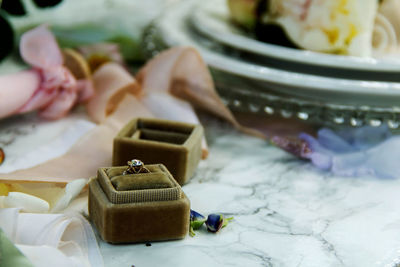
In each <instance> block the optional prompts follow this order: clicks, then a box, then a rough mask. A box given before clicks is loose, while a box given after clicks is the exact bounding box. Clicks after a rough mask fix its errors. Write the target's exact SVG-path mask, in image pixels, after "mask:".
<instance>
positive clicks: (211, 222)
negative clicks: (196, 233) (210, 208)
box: [206, 214, 233, 233]
mask: <svg viewBox="0 0 400 267" xmlns="http://www.w3.org/2000/svg"><path fill="white" fill-rule="evenodd" d="M232 219H233V217H230V218H225V217H224V216H223V215H222V214H210V215H208V217H207V221H206V226H207V230H208V231H209V232H212V233H216V232H218V231H219V230H220V229H221V228H223V227H225V226H227V225H228V223H229V221H231V220H232Z"/></svg>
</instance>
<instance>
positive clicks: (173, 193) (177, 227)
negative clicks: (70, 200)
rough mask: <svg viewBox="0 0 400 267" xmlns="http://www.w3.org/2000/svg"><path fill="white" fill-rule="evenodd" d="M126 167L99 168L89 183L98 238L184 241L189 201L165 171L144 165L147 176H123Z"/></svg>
mask: <svg viewBox="0 0 400 267" xmlns="http://www.w3.org/2000/svg"><path fill="white" fill-rule="evenodd" d="M126 168H127V166H122V167H110V168H100V169H99V170H98V173H97V177H96V178H94V179H92V180H91V181H90V182H89V215H90V217H91V219H92V221H93V223H94V224H95V226H96V228H97V230H98V232H99V233H100V235H101V237H102V238H103V239H104V240H105V241H107V242H110V243H131V242H147V241H159V240H170V239H181V238H184V237H185V236H186V235H187V232H188V229H189V220H190V202H189V199H188V198H187V197H186V195H185V194H184V193H183V191H182V189H181V187H180V185H179V184H178V183H177V182H176V181H175V179H174V178H173V177H172V175H171V174H170V173H169V171H168V169H167V168H166V167H165V166H164V165H162V164H154V165H146V168H147V169H148V170H149V171H150V172H149V173H137V174H131V175H122V172H123V171H124V170H126ZM117 188H119V189H123V190H117ZM126 189H129V190H126Z"/></svg>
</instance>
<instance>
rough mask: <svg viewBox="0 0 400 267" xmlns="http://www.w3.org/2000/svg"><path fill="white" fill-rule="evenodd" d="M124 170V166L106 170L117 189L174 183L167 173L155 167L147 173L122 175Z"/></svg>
mask: <svg viewBox="0 0 400 267" xmlns="http://www.w3.org/2000/svg"><path fill="white" fill-rule="evenodd" d="M146 168H147V167H146ZM116 170H117V171H116ZM124 170H125V168H123V169H121V168H112V169H111V171H108V172H107V174H108V176H109V178H110V180H111V183H112V184H113V186H114V188H115V189H116V190H117V191H126V190H138V189H157V188H169V187H173V186H174V183H173V182H172V181H171V180H170V179H169V177H168V176H167V174H166V173H164V172H162V171H160V170H159V169H157V168H153V169H150V170H149V171H150V172H149V173H139V174H129V175H122V173H123V171H124Z"/></svg>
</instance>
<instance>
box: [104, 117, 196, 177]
mask: <svg viewBox="0 0 400 267" xmlns="http://www.w3.org/2000/svg"><path fill="white" fill-rule="evenodd" d="M202 138H203V127H202V126H201V125H196V124H189V123H182V122H176V121H168V120H160V119H145V118H137V119H134V120H132V121H130V122H129V123H128V124H127V125H126V126H125V127H124V128H123V129H122V130H121V131H120V132H119V133H118V135H117V136H116V137H115V138H114V146H113V161H112V165H113V166H121V165H125V164H126V162H127V161H128V160H132V159H140V160H142V161H143V162H144V163H145V164H157V163H162V164H164V165H165V166H166V167H167V168H168V170H169V171H170V172H171V174H172V175H173V177H174V178H175V179H176V181H177V182H178V183H179V184H180V185H183V184H184V183H186V182H187V181H188V180H189V179H190V178H191V176H192V175H193V174H194V171H195V169H196V167H197V165H198V164H199V161H200V159H201V142H202Z"/></svg>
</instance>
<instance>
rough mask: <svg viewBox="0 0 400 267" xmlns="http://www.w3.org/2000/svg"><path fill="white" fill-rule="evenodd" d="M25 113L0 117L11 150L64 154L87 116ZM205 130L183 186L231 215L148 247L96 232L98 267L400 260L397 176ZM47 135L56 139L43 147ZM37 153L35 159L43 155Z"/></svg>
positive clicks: (211, 208)
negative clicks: (347, 171) (324, 162)
mask: <svg viewBox="0 0 400 267" xmlns="http://www.w3.org/2000/svg"><path fill="white" fill-rule="evenodd" d="M28 119H29V118H24V117H22V118H17V119H13V120H3V121H1V122H0V141H1V142H2V144H1V145H2V146H4V147H5V148H6V150H7V153H9V154H10V153H11V154H13V153H14V154H15V157H17V155H18V153H19V152H18V151H21V150H22V149H23V148H24V149H27V148H31V149H33V151H35V150H36V149H40V150H39V151H45V150H42V149H50V148H51V147H53V149H54V150H53V152H51V153H54V155H55V154H59V153H62V151H66V149H68V146H70V145H71V142H72V140H73V139H68V138H67V139H68V140H69V141H67V142H61V141H60V140H64V138H63V137H65V136H66V132H65V131H64V130H65V129H69V128H70V127H72V128H71V129H75V130H74V131H73V132H75V131H76V132H77V133H80V134H83V133H84V132H85V131H87V130H88V129H90V125H91V124H86V123H88V122H87V121H85V120H84V118H82V117H80V116H70V117H68V118H67V119H65V120H64V119H63V120H61V121H60V122H59V123H61V124H57V123H54V122H40V121H35V120H33V122H32V123H31V122H29V121H31V120H30V119H29V120H28ZM33 125H35V126H33ZM74 127H75V128H74ZM10 129H13V130H10ZM206 129H207V139H208V142H209V146H210V155H209V158H208V159H207V160H205V161H202V162H201V163H200V165H199V168H198V170H197V172H196V174H195V176H194V177H193V179H192V180H191V181H190V182H189V183H188V184H186V185H185V186H183V190H184V191H185V193H186V194H187V195H188V197H189V198H190V200H191V206H192V208H193V209H194V210H197V211H198V212H200V213H203V214H205V215H206V214H209V213H213V212H221V213H223V214H225V215H227V216H233V217H234V220H233V221H232V222H231V223H230V224H229V225H228V226H227V227H226V228H224V229H222V230H221V232H219V233H217V234H212V233H208V232H207V231H206V230H205V229H202V230H200V231H197V235H196V236H195V237H193V238H192V237H189V236H187V238H185V239H184V240H178V241H169V242H154V243H152V245H151V246H146V245H145V244H133V245H110V244H107V243H104V242H102V241H100V247H101V251H102V253H103V256H104V261H105V266H132V265H134V266H363V267H364V266H394V264H395V263H397V262H400V258H399V256H400V212H399V210H400V208H399V205H398V199H399V192H400V180H397V179H394V180H380V179H377V178H369V177H360V178H343V177H335V176H332V175H331V174H329V173H326V172H321V171H318V170H316V169H315V168H314V167H313V166H311V165H310V164H309V163H307V162H305V161H300V160H297V159H296V158H294V157H292V156H291V155H289V154H287V153H285V152H283V151H281V150H279V149H277V148H275V147H273V146H271V145H269V144H267V143H266V142H265V141H262V140H259V139H256V138H252V137H249V136H245V135H243V134H240V133H237V132H234V131H233V130H232V129H231V128H230V127H227V126H226V125H225V126H220V125H218V124H217V123H216V122H208V123H207V124H206ZM10 133H14V135H12V134H10ZM67 136H70V135H68V134H67ZM73 136H75V137H74V138H77V136H78V134H75V135H73ZM49 140H53V141H52V142H59V141H60V142H59V144H60V145H59V146H49V145H48V144H49ZM57 140H58V141H57ZM52 142H50V143H52ZM30 143H33V144H30ZM29 144H30V145H29ZM49 151H50V150H49ZM43 153H44V152H43ZM49 153H50V152H49ZM36 155H37V156H38V158H40V160H42V161H43V160H44V159H45V158H46V157H47V158H48V157H50V156H49V155H47V156H43V155H42V154H39V155H38V154H36ZM54 155H53V156H54ZM4 166H7V165H4ZM18 166H19V165H18V164H17V163H15V162H14V164H10V165H9V167H10V168H12V167H13V168H17V167H18ZM0 170H1V167H0ZM126 223H129V222H126Z"/></svg>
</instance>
